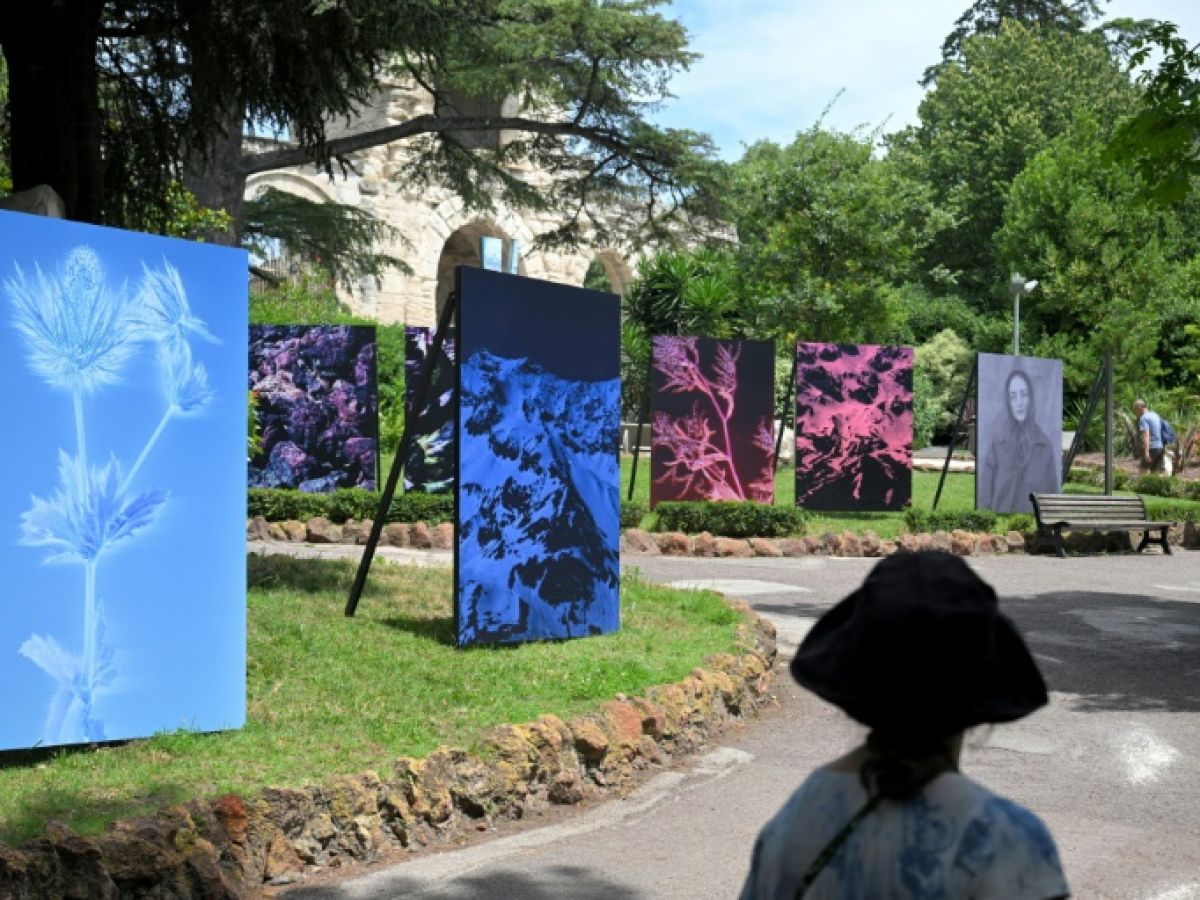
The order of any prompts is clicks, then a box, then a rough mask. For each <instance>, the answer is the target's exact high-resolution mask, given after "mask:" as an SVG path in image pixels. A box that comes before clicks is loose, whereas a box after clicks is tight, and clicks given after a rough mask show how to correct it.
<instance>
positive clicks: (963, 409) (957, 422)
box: [933, 355, 979, 509]
mask: <svg viewBox="0 0 1200 900" xmlns="http://www.w3.org/2000/svg"><path fill="white" fill-rule="evenodd" d="M978 371H979V357H978V355H977V356H976V357H975V363H974V364H973V365H972V366H971V374H970V375H968V376H967V389H966V390H965V391H963V398H962V403H960V404H959V405H958V416H957V417H956V418H955V419H954V430H953V431H951V432H950V446H949V447H947V448H946V461H945V462H944V463H943V464H942V475H941V477H940V478H939V479H938V486H937V491H936V493H934V495H933V508H934V509H937V508H938V501H939V500H941V499H942V485H944V484H945V483H946V473H947V472H949V471H950V459H951V457H952V456H954V448H955V447H956V446H957V445H958V430H959V429H960V428H962V422H963V416H965V415H966V413H967V403H969V402H970V400H971V392H972V391H973V390H975V373H976V372H978ZM975 477H976V478H978V477H979V475H978V473H976V476H975Z"/></svg>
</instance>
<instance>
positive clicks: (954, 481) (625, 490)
mask: <svg viewBox="0 0 1200 900" xmlns="http://www.w3.org/2000/svg"><path fill="white" fill-rule="evenodd" d="M632 471H633V457H631V456H622V457H621V499H622V500H625V499H627V498H628V496H629V482H630V476H631V473H632ZM940 478H941V473H940V472H920V471H914V472H913V506H915V507H917V508H918V509H932V508H933V498H934V495H935V494H936V493H937V486H938V480H939V479H940ZM1065 490H1066V491H1067V492H1068V493H1071V492H1077V493H1092V494H1098V493H1100V492H1101V489H1100V488H1098V487H1091V486H1089V485H1081V484H1068V485H1067V486H1066V488H1065ZM1117 493H1118V494H1123V495H1126V496H1129V495H1130V492H1128V491H1117ZM795 496H796V473H795V470H794V469H792V468H791V467H790V466H780V467H779V471H778V472H777V473H776V475H775V505H776V506H788V505H790V504H792V503H793V502H794V501H795ZM1144 496H1145V498H1146V503H1147V504H1148V505H1149V506H1150V507H1152V508H1153V509H1158V510H1162V511H1163V512H1164V513H1166V514H1169V515H1170V516H1171V517H1172V518H1178V519H1182V518H1183V516H1184V515H1185V514H1187V513H1189V512H1190V513H1191V514H1192V515H1196V516H1200V503H1198V502H1196V501H1194V500H1180V499H1176V498H1170V497H1154V496H1150V495H1144ZM633 499H634V500H636V501H639V502H641V503H643V504H645V505H646V506H647V507H649V505H650V467H649V460H648V459H647V457H646V456H645V455H643V456H642V457H641V459H640V460H639V461H638V471H637V481H636V482H635V483H634V491H633ZM937 508H938V509H939V510H969V509H974V508H975V475H974V474H973V473H969V472H968V473H963V472H951V473H948V474H947V475H946V482H945V484H944V485H943V487H942V494H941V497H940V498H938V507H937ZM1151 515H1152V516H1154V515H1157V514H1156V513H1152V514H1151ZM653 521H654V518H653V513H651V514H650V515H648V516H647V517H646V518H645V519H643V520H642V525H643V527H651V526H652V524H653ZM1007 521H1008V517H1006V516H1001V517H1000V522H999V525H998V526H997V527H998V528H1000V529H1003V528H1004V527H1005V526H1006V524H1007ZM904 530H905V529H904V514H903V513H899V512H861V513H855V512H841V513H827V512H812V513H810V514H809V520H808V527H807V533H808V534H823V533H825V532H827V531H829V532H834V533H838V534H840V533H841V532H843V531H851V532H854V533H855V534H862V533H863V532H865V531H873V532H875V533H876V534H877V535H879V536H880V537H881V538H894V537H896V536H897V535H899V534H902V533H903V532H904Z"/></svg>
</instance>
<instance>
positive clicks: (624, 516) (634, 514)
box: [621, 500, 646, 528]
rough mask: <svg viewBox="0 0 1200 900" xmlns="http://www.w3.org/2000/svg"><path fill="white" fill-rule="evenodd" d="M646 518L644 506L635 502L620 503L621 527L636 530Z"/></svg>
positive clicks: (623, 501) (625, 501)
mask: <svg viewBox="0 0 1200 900" xmlns="http://www.w3.org/2000/svg"><path fill="white" fill-rule="evenodd" d="M644 518H646V504H645V503H641V502H639V501H637V500H622V501H621V527H622V528H637V527H638V526H639V525H641V524H642V519H644Z"/></svg>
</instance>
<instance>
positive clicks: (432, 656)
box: [0, 556, 742, 843]
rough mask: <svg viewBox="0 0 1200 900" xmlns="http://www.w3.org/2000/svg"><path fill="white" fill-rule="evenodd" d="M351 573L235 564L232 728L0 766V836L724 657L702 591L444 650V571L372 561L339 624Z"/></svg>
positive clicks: (131, 811)
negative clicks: (239, 672)
mask: <svg viewBox="0 0 1200 900" xmlns="http://www.w3.org/2000/svg"><path fill="white" fill-rule="evenodd" d="M354 565H355V564H354V563H352V562H349V561H317V560H294V559H290V558H287V557H258V556H252V557H250V558H249V562H248V567H249V580H250V591H249V610H248V659H249V665H248V675H247V689H248V721H247V725H246V727H245V728H244V729H242V730H240V731H229V732H220V733H213V734H197V733H192V732H187V731H180V732H175V733H171V734H162V735H158V736H155V737H153V738H150V739H147V740H138V741H131V742H128V743H124V744H119V745H112V746H104V747H99V748H94V747H93V748H87V747H83V748H66V749H57V750H44V751H18V752H10V753H0V841H4V842H7V843H16V842H19V841H20V840H22V839H24V838H27V837H30V836H32V835H34V834H36V833H37V832H39V831H40V830H41V828H42V826H43V825H44V824H45V822H47V821H48V820H50V819H56V820H58V821H62V822H66V823H67V824H69V825H70V826H71V827H73V828H76V829H77V830H79V831H81V832H83V833H95V832H98V831H100V830H101V829H102V828H103V827H104V826H105V825H107V824H108V823H109V822H111V821H112V820H114V819H116V818H122V817H127V816H132V815H142V814H146V813H150V812H152V811H154V810H156V809H159V808H161V807H163V806H167V805H170V804H172V803H178V802H180V801H183V800H186V799H189V798H191V797H195V796H215V795H219V794H223V793H227V792H235V793H253V792H255V791H256V790H259V789H261V788H263V787H266V786H271V785H274V786H281V787H298V786H301V785H304V784H310V783H320V782H323V781H326V780H328V779H329V778H330V777H332V776H334V775H337V774H343V773H354V772H360V771H363V770H366V769H380V768H382V767H386V766H388V765H389V764H390V763H391V762H392V761H394V760H395V759H396V758H398V757H401V756H423V755H425V754H427V753H428V752H430V751H431V750H433V749H434V748H436V747H437V746H439V745H443V744H446V745H453V746H459V747H466V748H467V749H473V748H474V747H475V746H476V743H477V742H478V740H479V738H480V737H481V736H482V734H483V733H484V732H485V731H486V730H487V729H488V728H489V727H491V726H494V725H499V724H502V723H519V722H526V721H530V720H533V719H536V718H537V717H538V716H539V715H542V714H544V713H553V714H555V715H558V716H561V717H563V718H564V719H567V718H570V717H572V716H576V715H580V714H582V713H585V712H588V711H591V710H594V709H596V708H597V707H598V706H599V704H600V703H602V702H603V701H605V700H609V699H612V697H613V695H614V694H617V693H618V692H623V693H626V694H630V695H634V694H640V693H642V692H643V691H644V690H645V689H646V688H647V687H649V686H651V685H655V684H663V683H668V682H673V681H679V680H681V679H683V678H684V677H686V676H687V675H688V674H689V673H690V672H691V670H692V669H693V668H695V667H696V666H697V665H699V664H701V663H702V662H703V660H704V658H705V657H707V656H709V655H710V654H713V653H719V652H732V651H735V650H736V649H737V647H736V630H737V625H738V624H740V623H741V622H742V617H741V614H739V613H737V612H735V611H734V610H732V609H731V608H730V607H729V606H728V605H727V604H726V603H725V602H724V600H722V599H721V598H720V597H719V596H717V595H716V594H713V593H711V592H702V591H676V590H671V589H668V588H662V587H657V586H654V585H651V584H648V583H645V582H643V581H641V580H639V579H637V578H636V577H626V578H625V579H624V580H623V582H622V587H621V594H622V596H621V629H620V630H619V631H618V632H617V633H615V634H611V635H604V636H600V637H591V638H584V639H580V640H572V641H555V642H541V643H533V644H524V645H519V646H496V647H477V648H471V649H467V650H458V649H456V648H455V647H454V645H453V638H454V628H453V618H452V612H451V590H452V588H451V578H450V573H449V571H447V570H444V569H420V568H408V567H399V566H394V565H389V564H386V563H382V562H376V564H375V566H374V568H373V569H372V576H371V579H370V580H369V581H368V584H367V589H366V591H365V593H364V596H363V599H362V602H361V604H360V606H359V609H358V614H357V616H356V617H355V618H353V619H347V618H345V617H344V616H343V614H342V609H343V606H344V604H345V601H346V594H347V591H348V590H349V586H350V584H351V582H352V580H353V577H354V571H355V569H354Z"/></svg>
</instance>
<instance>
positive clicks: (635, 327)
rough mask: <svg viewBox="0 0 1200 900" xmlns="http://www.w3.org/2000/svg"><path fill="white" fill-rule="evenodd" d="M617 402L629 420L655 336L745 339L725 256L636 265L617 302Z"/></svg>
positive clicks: (672, 257)
mask: <svg viewBox="0 0 1200 900" xmlns="http://www.w3.org/2000/svg"><path fill="white" fill-rule="evenodd" d="M621 314H622V316H621V399H622V406H623V407H624V409H625V410H626V412H627V414H630V415H633V414H635V413H636V412H638V411H640V409H641V406H642V402H643V398H644V397H645V396H646V391H647V389H648V383H647V381H646V376H647V373H648V371H649V366H650V342H651V339H652V338H653V337H654V336H655V335H660V334H686V335H697V336H700V337H716V338H722V337H741V336H743V334H744V333H745V321H744V320H743V318H742V309H741V303H740V300H739V295H738V292H737V289H736V269H735V264H734V259H733V256H732V254H731V253H730V252H729V251H721V250H712V249H700V250H696V251H693V252H684V251H662V252H659V253H657V254H655V255H654V256H652V257H648V258H646V259H643V260H642V261H641V262H640V263H639V264H638V271H637V276H636V277H635V278H634V280H633V282H632V283H631V284H630V285H629V289H628V290H627V291H626V292H625V296H624V297H623V298H622V300H621Z"/></svg>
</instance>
